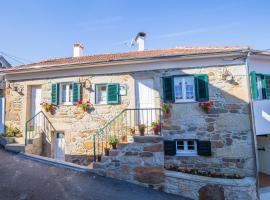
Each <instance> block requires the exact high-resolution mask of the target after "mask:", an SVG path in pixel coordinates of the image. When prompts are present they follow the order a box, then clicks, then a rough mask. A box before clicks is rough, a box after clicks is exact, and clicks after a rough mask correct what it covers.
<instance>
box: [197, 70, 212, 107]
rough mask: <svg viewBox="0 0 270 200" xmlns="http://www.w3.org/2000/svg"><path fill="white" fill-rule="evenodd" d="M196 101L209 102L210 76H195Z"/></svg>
mask: <svg viewBox="0 0 270 200" xmlns="http://www.w3.org/2000/svg"><path fill="white" fill-rule="evenodd" d="M195 88H196V101H199V102H205V101H209V89H208V75H207V74H198V75H196V76H195Z"/></svg>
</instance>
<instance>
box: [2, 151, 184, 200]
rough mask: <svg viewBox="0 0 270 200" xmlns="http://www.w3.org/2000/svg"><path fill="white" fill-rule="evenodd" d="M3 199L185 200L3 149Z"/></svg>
mask: <svg viewBox="0 0 270 200" xmlns="http://www.w3.org/2000/svg"><path fill="white" fill-rule="evenodd" d="M0 159H1V160H0V176H1V179H0V200H45V199H46V200H57V199H59V200H84V199H89V200H107V199H108V200H144V199H145V200H152V199H153V200H176V199H177V200H184V199H185V198H181V197H179V196H175V195H170V194H166V193H161V192H158V191H156V190H153V189H150V188H144V187H141V186H138V185H134V184H131V183H127V182H124V181H118V180H114V179H110V178H104V177H101V176H97V175H94V174H91V173H89V174H85V173H79V172H75V171H72V170H68V169H64V168H59V167H55V166H52V165H46V164H43V163H39V162H35V161H32V160H28V159H25V158H23V157H22V156H19V155H17V154H12V153H8V152H5V151H4V150H2V149H0Z"/></svg>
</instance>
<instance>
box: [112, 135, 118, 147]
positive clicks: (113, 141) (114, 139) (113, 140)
mask: <svg viewBox="0 0 270 200" xmlns="http://www.w3.org/2000/svg"><path fill="white" fill-rule="evenodd" d="M118 142H119V139H118V138H116V137H113V138H112V139H111V141H110V145H111V146H112V148H113V149H116V145H117V143H118Z"/></svg>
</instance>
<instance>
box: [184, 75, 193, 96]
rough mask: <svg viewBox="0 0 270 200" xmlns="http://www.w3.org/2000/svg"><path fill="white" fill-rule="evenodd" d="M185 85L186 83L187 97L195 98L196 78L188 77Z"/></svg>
mask: <svg viewBox="0 0 270 200" xmlns="http://www.w3.org/2000/svg"><path fill="white" fill-rule="evenodd" d="M185 85H186V98H187V99H194V78H193V77H186V78H185Z"/></svg>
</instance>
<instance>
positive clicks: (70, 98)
mask: <svg viewBox="0 0 270 200" xmlns="http://www.w3.org/2000/svg"><path fill="white" fill-rule="evenodd" d="M72 93H73V89H72V84H70V85H69V102H72Z"/></svg>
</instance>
